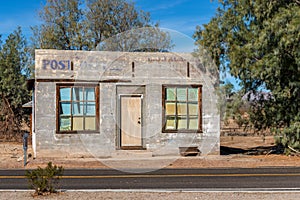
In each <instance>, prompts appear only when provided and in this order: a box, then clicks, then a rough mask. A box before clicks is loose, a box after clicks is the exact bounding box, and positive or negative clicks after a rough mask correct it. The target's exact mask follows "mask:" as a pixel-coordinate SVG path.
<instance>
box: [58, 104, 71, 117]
mask: <svg viewBox="0 0 300 200" xmlns="http://www.w3.org/2000/svg"><path fill="white" fill-rule="evenodd" d="M60 106H61V109H60V114H61V115H71V104H70V102H61V103H60Z"/></svg>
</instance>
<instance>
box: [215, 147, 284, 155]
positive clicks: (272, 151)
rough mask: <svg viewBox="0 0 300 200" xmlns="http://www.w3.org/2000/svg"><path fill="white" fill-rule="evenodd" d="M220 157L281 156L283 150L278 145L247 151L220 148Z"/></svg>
mask: <svg viewBox="0 0 300 200" xmlns="http://www.w3.org/2000/svg"><path fill="white" fill-rule="evenodd" d="M220 153H221V155H232V154H244V155H269V154H283V148H282V147H280V146H278V145H273V146H258V147H253V148H249V149H242V148H235V147H227V146H221V147H220Z"/></svg>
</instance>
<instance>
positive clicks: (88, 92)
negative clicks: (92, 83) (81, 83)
mask: <svg viewBox="0 0 300 200" xmlns="http://www.w3.org/2000/svg"><path fill="white" fill-rule="evenodd" d="M85 101H95V89H94V88H85Z"/></svg>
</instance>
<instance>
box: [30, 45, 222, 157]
mask: <svg viewBox="0 0 300 200" xmlns="http://www.w3.org/2000/svg"><path fill="white" fill-rule="evenodd" d="M133 62H134V68H133V64H132V63H133ZM187 62H189V63H190V70H189V71H190V72H189V73H190V74H189V77H188V75H187ZM72 67H73V70H69V69H71V68H72ZM203 69H205V66H203V65H202V63H201V62H200V59H198V58H195V57H193V56H192V55H190V54H173V53H122V52H84V51H57V50H37V51H36V69H35V71H36V74H35V78H36V90H35V91H36V101H35V106H36V110H35V116H36V118H35V124H36V127H35V132H36V134H37V154H38V155H37V156H46V155H47V156H51V152H59V155H61V156H74V157H75V156H87V155H90V156H96V157H109V156H110V155H111V153H113V152H114V151H115V150H116V147H117V146H118V110H117V105H118V102H117V99H118V95H119V94H122V93H123V92H122V90H123V89H122V88H129V91H130V90H132V91H130V92H129V93H134V92H136V91H137V89H136V88H139V87H143V89H142V90H143V91H142V93H143V95H144V98H143V116H142V119H143V127H142V130H143V137H144V144H143V145H144V147H146V148H147V150H149V151H152V152H153V154H154V155H164V154H178V147H179V146H191V145H193V146H198V147H199V149H200V150H201V152H202V154H218V153H219V145H220V143H219V140H220V139H219V138H220V137H219V136H220V119H219V113H218V109H217V99H218V98H217V96H216V94H215V84H216V83H218V75H217V74H215V75H214V76H212V74H211V73H210V70H203ZM62 80H63V81H74V82H75V83H76V82H78V83H86V82H96V83H98V84H99V86H100V102H99V103H100V131H99V133H93V134H56V130H55V129H56V83H57V82H56V81H60V83H61V81H62ZM163 84H185V85H187V84H201V85H203V87H202V112H203V113H202V118H203V119H202V122H203V133H162V130H161V129H162V128H161V127H162V126H163V125H162V85H163ZM132 88H133V89H132ZM139 93H140V91H139Z"/></svg>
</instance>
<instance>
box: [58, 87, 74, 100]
mask: <svg viewBox="0 0 300 200" xmlns="http://www.w3.org/2000/svg"><path fill="white" fill-rule="evenodd" d="M59 93H60V100H61V101H70V100H71V88H60V89H59Z"/></svg>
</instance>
